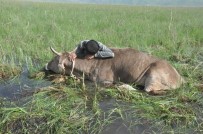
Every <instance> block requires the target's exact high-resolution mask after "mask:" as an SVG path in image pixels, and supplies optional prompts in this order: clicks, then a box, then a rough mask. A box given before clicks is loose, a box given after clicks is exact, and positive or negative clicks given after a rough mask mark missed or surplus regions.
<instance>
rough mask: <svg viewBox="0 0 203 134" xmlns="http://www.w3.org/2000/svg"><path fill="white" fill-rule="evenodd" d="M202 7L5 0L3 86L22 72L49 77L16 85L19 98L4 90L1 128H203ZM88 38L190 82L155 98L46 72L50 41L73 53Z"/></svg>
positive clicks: (0, 49) (0, 16)
mask: <svg viewBox="0 0 203 134" xmlns="http://www.w3.org/2000/svg"><path fill="white" fill-rule="evenodd" d="M202 11H203V8H177V7H176V8H175V7H164V8H162V7H137V6H113V5H87V4H86V5H82V4H64V3H63V4H59V3H58V4H57V3H34V2H21V1H6V0H0V20H1V21H0V57H1V58H0V82H1V83H0V85H3V84H4V85H5V84H7V83H10V81H12V82H14V83H20V81H19V78H20V76H21V75H22V74H23V73H24V72H25V70H26V79H32V80H33V81H41V80H42V81H49V82H50V83H49V84H48V86H43V87H38V86H36V87H34V86H32V88H30V87H29V86H18V87H16V90H19V89H22V87H23V90H22V92H21V94H20V95H18V97H16V98H15V99H13V98H8V97H6V96H3V94H1V92H2V91H1V89H0V91H1V92H0V95H1V96H0V133H15V134H21V133H30V134H31V133H32V134H33V133H36V134H38V133H43V134H44V133H54V134H55V133H57V134H61V133H67V132H68V133H73V134H75V133H92V134H93V133H119V132H120V133H135V132H137V133H202V131H203V123H202V122H203V116H202V115H203V93H202V91H203V87H202V86H201V85H202V84H203V15H202ZM83 39H96V40H99V41H101V42H103V43H104V44H106V45H107V46H111V47H119V48H124V47H131V48H135V49H138V50H140V51H146V52H148V53H150V54H153V55H155V56H157V57H160V58H163V59H166V60H168V61H169V62H170V63H171V64H173V65H174V66H175V67H176V68H177V70H178V71H179V72H180V74H181V75H182V76H183V77H184V78H185V80H186V83H185V84H184V85H183V86H182V87H181V88H179V89H177V90H174V91H170V92H167V93H166V94H164V95H159V96H153V95H150V94H147V93H145V92H143V91H141V90H137V91H128V90H122V89H118V88H117V87H112V88H101V87H98V86H97V85H93V86H88V84H86V83H84V81H83V80H82V79H81V80H75V79H72V78H70V77H68V76H62V75H54V74H50V73H45V72H43V71H41V69H42V68H43V67H44V65H45V63H46V62H48V61H49V60H50V59H51V58H52V57H53V54H52V52H51V51H50V50H49V47H50V46H53V47H54V48H56V49H57V50H61V51H70V50H72V49H73V48H75V45H76V44H77V43H78V42H79V41H80V40H83ZM21 80H23V81H24V80H25V79H21ZM133 86H134V85H133ZM0 88H1V86H0ZM4 90H6V89H4ZM14 93H15V92H14Z"/></svg>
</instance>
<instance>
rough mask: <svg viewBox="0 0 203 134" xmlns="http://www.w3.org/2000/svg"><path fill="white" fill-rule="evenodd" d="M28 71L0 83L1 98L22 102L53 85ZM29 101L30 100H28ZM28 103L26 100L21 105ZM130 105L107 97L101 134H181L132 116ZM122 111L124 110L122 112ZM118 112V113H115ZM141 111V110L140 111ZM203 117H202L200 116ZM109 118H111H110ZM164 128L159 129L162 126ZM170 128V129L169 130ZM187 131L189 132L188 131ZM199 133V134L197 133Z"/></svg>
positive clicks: (100, 103)
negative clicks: (169, 132)
mask: <svg viewBox="0 0 203 134" xmlns="http://www.w3.org/2000/svg"><path fill="white" fill-rule="evenodd" d="M28 75H29V74H28V71H27V70H26V69H24V70H23V71H22V73H21V74H20V76H18V77H16V78H14V79H11V80H9V81H4V82H1V83H0V97H1V98H3V99H4V100H7V101H18V102H20V101H22V100H21V97H22V96H23V97H26V93H29V92H34V91H35V90H38V89H40V88H44V87H48V86H51V85H52V83H51V82H50V81H47V80H35V79H30V78H29V76H28ZM28 101H29V100H28ZM22 103H26V102H24V100H23V101H22V102H20V103H19V104H22ZM132 105H133V104H129V103H127V102H124V101H119V100H116V99H114V98H111V97H107V98H104V99H102V100H101V101H99V109H100V110H101V111H102V113H103V114H102V116H103V119H104V120H105V118H106V117H105V115H109V113H111V112H112V113H113V114H110V115H111V117H110V118H111V120H110V122H109V123H108V124H107V125H105V126H103V128H101V129H102V130H101V131H99V132H100V133H101V134H135V133H136V134H140V133H165V132H164V131H163V130H169V131H170V130H172V131H177V132H178V133H181V131H182V129H180V130H179V128H178V126H172V128H171V127H169V126H166V127H165V128H164V125H165V124H164V122H160V124H159V125H158V126H156V125H155V126H154V123H155V122H156V121H155V120H154V121H153V122H150V120H146V119H143V118H140V117H136V116H131V115H132V114H133V115H136V112H137V111H133V110H132V109H131V108H130V107H129V106H132ZM121 109H122V110H121ZM113 111H117V112H113ZM138 111H139V110H138ZM199 117H200V118H201V117H202V116H201V115H200V116H199ZM108 118H109V117H108ZM201 120H202V119H201ZM162 125H163V128H159V126H162ZM168 127H169V128H168ZM183 129H184V130H183V133H185V132H187V133H188V134H189V133H196V132H194V131H193V128H187V127H184V128H183ZM186 129H187V130H186ZM197 133H198V132H197Z"/></svg>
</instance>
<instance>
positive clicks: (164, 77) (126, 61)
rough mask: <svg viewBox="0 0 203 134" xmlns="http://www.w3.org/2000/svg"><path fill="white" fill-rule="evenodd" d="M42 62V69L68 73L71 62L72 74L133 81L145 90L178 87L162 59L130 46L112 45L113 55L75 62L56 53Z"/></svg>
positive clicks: (107, 80)
mask: <svg viewBox="0 0 203 134" xmlns="http://www.w3.org/2000/svg"><path fill="white" fill-rule="evenodd" d="M51 50H52V52H54V53H55V54H56V56H55V57H54V58H53V59H52V60H51V61H50V62H49V63H47V64H46V67H45V68H46V70H51V71H53V72H55V73H64V74H67V75H70V73H71V72H72V71H71V70H72V68H73V66H74V72H73V73H74V75H76V76H81V75H82V74H83V73H84V74H85V78H87V79H89V80H91V81H94V82H98V83H102V84H113V83H116V82H123V83H135V84H136V85H141V86H144V90H145V91H146V92H156V91H163V90H168V89H175V88H178V87H180V85H181V84H182V82H183V79H182V77H181V76H180V75H179V73H178V72H177V71H176V69H175V68H174V67H172V66H171V65H170V64H169V63H168V62H167V61H166V60H161V59H158V58H155V57H153V56H151V55H149V54H147V53H144V52H140V51H138V50H135V49H132V48H124V49H117V48H112V51H113V52H114V54H115V57H114V58H109V59H91V60H87V59H80V58H76V59H75V65H73V62H72V61H69V58H68V56H69V53H68V52H64V53H58V52H56V51H55V50H54V49H53V48H51Z"/></svg>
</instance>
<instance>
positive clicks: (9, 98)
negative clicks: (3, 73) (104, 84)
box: [0, 69, 203, 134]
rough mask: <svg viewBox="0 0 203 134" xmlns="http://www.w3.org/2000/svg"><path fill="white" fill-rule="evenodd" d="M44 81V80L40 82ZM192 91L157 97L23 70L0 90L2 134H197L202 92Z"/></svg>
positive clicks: (200, 127) (202, 106)
mask: <svg viewBox="0 0 203 134" xmlns="http://www.w3.org/2000/svg"><path fill="white" fill-rule="evenodd" d="M40 75H42V76H43V75H44V79H40V80H39V79H36V78H39V76H40ZM30 77H31V78H30ZM88 85H91V86H88ZM187 87H188V89H187ZM191 89H192V87H191V86H190V85H189V84H186V86H185V87H184V91H183V90H182V89H177V91H173V92H168V93H167V94H164V95H159V96H153V95H149V94H146V93H145V92H143V91H142V90H137V91H128V90H123V89H119V88H118V87H112V88H107V89H104V88H100V87H96V86H95V85H94V84H92V83H91V84H85V83H84V82H83V80H82V79H77V80H75V79H72V78H68V77H67V76H61V75H54V74H48V75H47V76H46V77H45V73H43V72H38V73H36V74H34V75H30V74H29V73H28V71H27V70H26V69H22V71H20V74H19V75H17V76H16V77H12V78H10V79H8V80H6V81H2V82H1V84H0V97H1V100H0V101H1V112H0V115H1V125H0V127H1V128H2V130H1V132H2V133H7V132H10V133H15V134H20V133H25V132H26V133H66V132H70V133H101V134H108V133H111V134H131V133H188V134H190V133H197V134H198V133H202V131H203V124H202V122H203V116H202V115H203V114H202V111H203V97H202V91H201V90H202V89H201V88H199V89H198V91H197V89H195V88H193V90H196V91H194V92H191V91H190V90H191ZM178 90H179V91H178ZM199 90H200V92H199Z"/></svg>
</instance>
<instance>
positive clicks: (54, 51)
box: [50, 47, 62, 56]
mask: <svg viewBox="0 0 203 134" xmlns="http://www.w3.org/2000/svg"><path fill="white" fill-rule="evenodd" d="M50 49H51V51H52V52H53V53H54V54H56V55H58V56H61V55H62V53H59V52H57V51H56V50H54V49H53V47H50Z"/></svg>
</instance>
